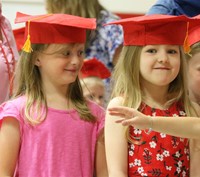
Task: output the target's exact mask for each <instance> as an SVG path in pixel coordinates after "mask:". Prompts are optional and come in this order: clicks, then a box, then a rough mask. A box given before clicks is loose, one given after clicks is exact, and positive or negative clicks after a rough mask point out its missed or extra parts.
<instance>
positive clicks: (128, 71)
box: [112, 46, 197, 116]
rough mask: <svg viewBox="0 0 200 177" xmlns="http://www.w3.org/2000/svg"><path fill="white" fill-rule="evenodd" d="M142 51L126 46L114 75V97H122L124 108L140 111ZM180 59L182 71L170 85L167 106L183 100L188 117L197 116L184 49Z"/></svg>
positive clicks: (181, 51)
mask: <svg viewBox="0 0 200 177" xmlns="http://www.w3.org/2000/svg"><path fill="white" fill-rule="evenodd" d="M141 51H142V47H140V46H124V47H123V49H122V52H121V54H120V56H119V60H118V62H117V64H116V66H115V68H114V72H113V75H112V84H113V92H112V97H116V96H122V97H123V98H124V102H123V106H127V107H131V108H135V109H138V108H139V107H140V105H141V103H142V101H143V93H142V88H141V86H140V77H141V76H140V66H139V65H140V55H141ZM180 59H181V62H180V71H179V73H178V75H177V77H176V78H175V79H174V81H172V82H171V83H170V85H169V89H168V98H169V100H168V102H167V104H168V105H171V104H172V103H173V102H175V101H180V100H181V102H182V103H183V106H184V109H185V111H186V114H187V116H196V115H197V114H196V111H195V109H194V108H193V106H192V103H191V102H190V100H189V98H188V92H187V91H188V90H187V77H186V59H185V55H184V53H183V50H182V48H180Z"/></svg>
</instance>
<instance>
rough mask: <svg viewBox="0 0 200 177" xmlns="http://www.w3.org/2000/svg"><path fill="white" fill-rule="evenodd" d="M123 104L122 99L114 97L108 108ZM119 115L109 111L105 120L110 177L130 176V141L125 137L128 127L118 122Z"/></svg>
mask: <svg viewBox="0 0 200 177" xmlns="http://www.w3.org/2000/svg"><path fill="white" fill-rule="evenodd" d="M121 104H122V99H120V98H114V99H112V100H111V101H110V103H109V105H108V109H109V108H110V107H113V106H118V105H121ZM117 119H119V117H118V116H113V115H110V114H109V112H108V111H107V113H106V120H105V147H106V160H107V165H108V174H109V177H116V176H117V177H128V174H127V169H128V159H127V157H128V143H127V139H126V137H125V130H126V128H125V127H123V126H122V125H121V124H116V123H115V121H116V120H117Z"/></svg>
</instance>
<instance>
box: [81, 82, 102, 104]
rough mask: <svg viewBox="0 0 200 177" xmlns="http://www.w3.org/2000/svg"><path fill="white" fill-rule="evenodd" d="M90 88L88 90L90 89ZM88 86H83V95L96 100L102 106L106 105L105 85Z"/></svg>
mask: <svg viewBox="0 0 200 177" xmlns="http://www.w3.org/2000/svg"><path fill="white" fill-rule="evenodd" d="M87 88H88V89H89V90H88V89H87ZM87 88H86V87H83V95H84V97H85V98H87V99H89V100H92V101H94V102H96V103H97V104H98V105H100V106H102V107H103V106H104V101H105V100H104V86H102V85H99V84H87Z"/></svg>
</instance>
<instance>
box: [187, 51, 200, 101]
mask: <svg viewBox="0 0 200 177" xmlns="http://www.w3.org/2000/svg"><path fill="white" fill-rule="evenodd" d="M188 84H189V85H188V88H189V96H190V98H191V99H192V100H193V101H194V102H197V103H198V104H200V53H196V54H195V55H194V56H193V57H192V58H191V59H190V60H189V63H188Z"/></svg>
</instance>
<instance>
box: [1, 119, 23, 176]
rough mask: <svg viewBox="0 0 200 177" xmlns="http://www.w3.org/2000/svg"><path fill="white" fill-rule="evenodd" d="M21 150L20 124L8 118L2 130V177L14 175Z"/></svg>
mask: <svg viewBox="0 0 200 177" xmlns="http://www.w3.org/2000/svg"><path fill="white" fill-rule="evenodd" d="M19 148H20V128H19V122H18V121H17V120H16V119H14V118H12V117H7V118H4V119H3V122H2V125H1V128H0V176H2V177H4V176H6V177H9V176H10V177H11V176H13V175H14V171H15V167H16V162H17V159H18V154H19Z"/></svg>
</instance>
